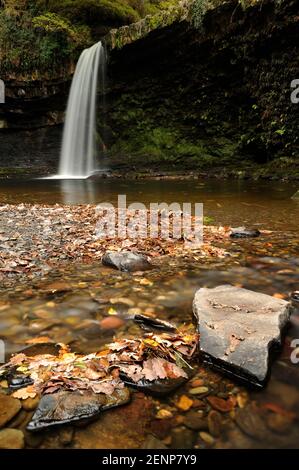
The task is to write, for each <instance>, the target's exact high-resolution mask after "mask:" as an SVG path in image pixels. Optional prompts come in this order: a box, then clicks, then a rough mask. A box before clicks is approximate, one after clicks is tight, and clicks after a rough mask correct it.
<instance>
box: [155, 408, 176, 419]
mask: <svg viewBox="0 0 299 470" xmlns="http://www.w3.org/2000/svg"><path fill="white" fill-rule="evenodd" d="M172 417H173V414H172V413H171V411H169V410H163V409H162V410H159V411H158V413H157V414H156V418H158V419H169V418H172Z"/></svg>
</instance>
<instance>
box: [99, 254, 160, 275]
mask: <svg viewBox="0 0 299 470" xmlns="http://www.w3.org/2000/svg"><path fill="white" fill-rule="evenodd" d="M102 264H103V265H104V266H110V267H111V268H115V269H118V270H119V271H126V272H135V271H147V270H149V269H152V268H153V266H152V264H151V263H150V262H149V261H148V259H147V257H146V256H144V255H142V254H140V253H133V252H132V251H120V252H113V251H108V252H107V253H105V254H104V256H103V257H102Z"/></svg>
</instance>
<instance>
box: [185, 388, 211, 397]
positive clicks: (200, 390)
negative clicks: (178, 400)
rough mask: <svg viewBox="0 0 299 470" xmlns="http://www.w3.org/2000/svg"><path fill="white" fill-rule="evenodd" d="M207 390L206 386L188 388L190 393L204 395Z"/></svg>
mask: <svg viewBox="0 0 299 470" xmlns="http://www.w3.org/2000/svg"><path fill="white" fill-rule="evenodd" d="M208 392H209V389H208V387H195V388H190V390H189V393H191V395H205V394H206V393H208Z"/></svg>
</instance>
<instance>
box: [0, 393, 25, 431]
mask: <svg viewBox="0 0 299 470" xmlns="http://www.w3.org/2000/svg"><path fill="white" fill-rule="evenodd" d="M21 408H22V405H21V402H20V401H19V400H17V399H16V398H13V397H10V396H8V395H3V394H0V428H2V427H3V426H5V424H6V423H8V422H9V421H10V420H11V419H12V418H14V416H16V414H18V412H19V411H20V410H21Z"/></svg>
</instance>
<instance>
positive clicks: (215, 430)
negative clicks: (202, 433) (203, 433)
mask: <svg viewBox="0 0 299 470" xmlns="http://www.w3.org/2000/svg"><path fill="white" fill-rule="evenodd" d="M208 426H209V433H210V434H211V435H212V436H214V437H219V436H220V434H221V427H222V418H221V414H220V413H218V411H215V410H212V411H210V413H209V415H208Z"/></svg>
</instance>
